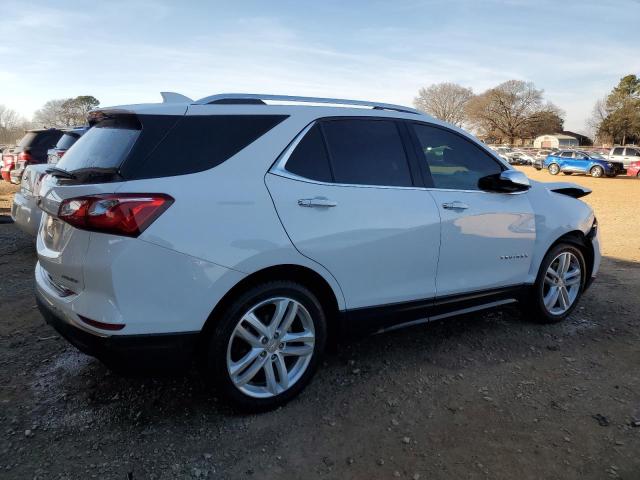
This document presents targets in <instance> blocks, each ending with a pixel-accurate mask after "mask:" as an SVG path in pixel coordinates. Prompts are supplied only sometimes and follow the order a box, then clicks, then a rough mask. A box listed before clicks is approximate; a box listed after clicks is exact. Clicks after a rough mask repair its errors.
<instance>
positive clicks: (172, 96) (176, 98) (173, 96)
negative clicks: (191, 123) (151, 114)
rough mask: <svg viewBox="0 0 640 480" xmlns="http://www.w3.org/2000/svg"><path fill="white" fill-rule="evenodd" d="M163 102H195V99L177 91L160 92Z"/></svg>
mask: <svg viewBox="0 0 640 480" xmlns="http://www.w3.org/2000/svg"><path fill="white" fill-rule="evenodd" d="M160 95H162V103H193V100H192V99H190V98H189V97H186V96H184V95H182V94H180V93H176V92H160Z"/></svg>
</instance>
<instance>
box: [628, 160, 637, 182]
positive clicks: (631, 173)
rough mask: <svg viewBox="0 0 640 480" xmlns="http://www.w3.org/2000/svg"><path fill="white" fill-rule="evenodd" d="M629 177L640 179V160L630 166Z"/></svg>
mask: <svg viewBox="0 0 640 480" xmlns="http://www.w3.org/2000/svg"><path fill="white" fill-rule="evenodd" d="M627 175H629V176H630V177H638V178H640V160H636V161H635V162H631V163H630V164H629V168H627Z"/></svg>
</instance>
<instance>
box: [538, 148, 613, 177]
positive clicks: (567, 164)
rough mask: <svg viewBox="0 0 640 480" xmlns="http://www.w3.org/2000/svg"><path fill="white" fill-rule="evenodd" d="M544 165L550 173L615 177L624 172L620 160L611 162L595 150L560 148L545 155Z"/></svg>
mask: <svg viewBox="0 0 640 480" xmlns="http://www.w3.org/2000/svg"><path fill="white" fill-rule="evenodd" d="M544 166H545V168H547V169H548V170H549V173H550V174H551V175H557V174H559V173H560V172H562V173H564V174H565V175H571V174H572V173H582V174H585V175H591V176H592V177H596V178H598V177H603V176H605V175H606V176H607V177H615V176H616V175H624V174H625V173H626V171H625V169H624V166H623V165H622V163H620V162H611V161H609V160H607V159H606V158H605V157H603V156H602V155H600V154H599V153H597V152H583V151H580V150H561V151H559V152H556V153H554V154H552V155H549V156H547V158H546V159H545V161H544Z"/></svg>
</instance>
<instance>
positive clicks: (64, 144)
mask: <svg viewBox="0 0 640 480" xmlns="http://www.w3.org/2000/svg"><path fill="white" fill-rule="evenodd" d="M78 138H80V135H78V134H77V133H65V134H64V135H62V136H61V137H60V140H58V143H56V148H58V149H60V150H69V149H70V148H71V145H73V144H74V143H76V141H77V140H78Z"/></svg>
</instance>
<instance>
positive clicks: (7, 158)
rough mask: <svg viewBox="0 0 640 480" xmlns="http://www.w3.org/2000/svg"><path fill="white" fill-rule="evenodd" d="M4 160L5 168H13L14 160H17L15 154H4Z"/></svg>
mask: <svg viewBox="0 0 640 480" xmlns="http://www.w3.org/2000/svg"><path fill="white" fill-rule="evenodd" d="M2 161H3V163H4V166H5V168H9V169H13V162H14V161H15V157H14V156H13V155H4V156H3V157H2Z"/></svg>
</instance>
